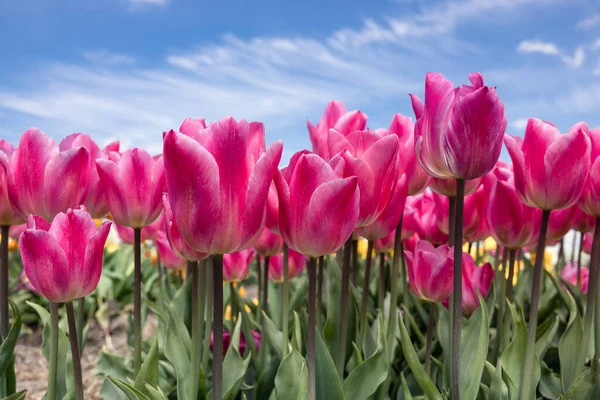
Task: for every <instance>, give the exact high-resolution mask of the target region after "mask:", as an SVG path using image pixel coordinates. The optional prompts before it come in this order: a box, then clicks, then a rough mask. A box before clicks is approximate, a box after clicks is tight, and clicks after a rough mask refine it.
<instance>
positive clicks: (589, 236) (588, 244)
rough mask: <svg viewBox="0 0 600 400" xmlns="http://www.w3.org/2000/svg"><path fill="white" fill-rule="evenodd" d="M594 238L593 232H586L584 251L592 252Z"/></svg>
mask: <svg viewBox="0 0 600 400" xmlns="http://www.w3.org/2000/svg"><path fill="white" fill-rule="evenodd" d="M593 240H594V235H592V234H591V233H585V234H584V235H583V251H584V252H585V253H586V254H592V243H593Z"/></svg>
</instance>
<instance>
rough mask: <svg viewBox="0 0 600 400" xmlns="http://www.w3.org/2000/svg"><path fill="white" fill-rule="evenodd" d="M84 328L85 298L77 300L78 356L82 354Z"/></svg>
mask: <svg viewBox="0 0 600 400" xmlns="http://www.w3.org/2000/svg"><path fill="white" fill-rule="evenodd" d="M84 328H85V297H80V298H78V299H77V343H79V354H83V347H84V343H83V330H84Z"/></svg>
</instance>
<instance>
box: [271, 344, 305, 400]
mask: <svg viewBox="0 0 600 400" xmlns="http://www.w3.org/2000/svg"><path fill="white" fill-rule="evenodd" d="M303 370H304V372H305V373H306V363H305V362H304V357H302V355H301V354H300V353H299V352H298V351H296V350H292V351H291V352H290V353H288V355H287V356H285V358H284V359H283V361H282V362H281V364H279V368H278V369H277V375H276V376H275V389H277V399H278V400H297V399H298V398H299V397H298V394H299V393H300V392H301V391H302V388H301V384H302V382H301V381H300V380H298V377H299V376H301V374H302V371H303ZM304 384H305V385H306V388H305V389H304V391H307V390H308V382H307V381H306V380H305V381H304ZM306 393H307V394H308V392H306Z"/></svg>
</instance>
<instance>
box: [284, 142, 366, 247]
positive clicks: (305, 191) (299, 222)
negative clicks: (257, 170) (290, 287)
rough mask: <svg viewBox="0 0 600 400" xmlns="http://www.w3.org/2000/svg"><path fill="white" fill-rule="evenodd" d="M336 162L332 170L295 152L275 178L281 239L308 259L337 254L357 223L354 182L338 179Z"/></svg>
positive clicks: (311, 156)
mask: <svg viewBox="0 0 600 400" xmlns="http://www.w3.org/2000/svg"><path fill="white" fill-rule="evenodd" d="M336 159H337V161H336V163H335V168H333V167H332V165H330V164H329V163H327V162H326V161H325V160H323V159H322V158H321V157H319V156H318V155H316V154H311V153H308V152H305V151H302V152H298V153H296V154H294V155H293V156H292V158H291V160H290V164H289V165H288V166H287V167H285V168H283V169H282V170H281V171H280V172H278V173H277V174H276V175H275V184H276V185H277V194H278V196H279V231H280V233H281V236H282V237H283V240H284V241H285V242H286V243H287V244H288V246H289V247H290V248H292V249H294V250H296V251H298V252H300V253H302V254H305V255H308V256H313V257H318V256H323V255H327V254H330V253H333V252H335V251H336V250H338V249H339V248H340V247H342V245H343V244H344V243H345V242H346V240H347V239H348V238H349V237H350V235H351V234H352V231H353V230H354V227H355V226H356V222H357V220H358V215H359V196H360V194H359V189H358V182H357V178H356V176H351V177H347V178H342V177H341V176H342V173H341V171H343V167H344V160H343V159H341V158H340V157H336Z"/></svg>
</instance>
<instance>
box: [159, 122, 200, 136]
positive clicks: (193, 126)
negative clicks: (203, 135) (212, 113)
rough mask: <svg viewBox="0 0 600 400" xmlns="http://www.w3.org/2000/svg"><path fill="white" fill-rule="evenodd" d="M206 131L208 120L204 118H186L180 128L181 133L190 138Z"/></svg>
mask: <svg viewBox="0 0 600 400" xmlns="http://www.w3.org/2000/svg"><path fill="white" fill-rule="evenodd" d="M204 129H206V120H205V119H204V118H198V119H193V118H186V119H185V120H183V122H182V123H181V125H180V126H179V132H181V133H183V134H184V135H188V136H194V135H195V134H196V133H198V132H200V131H202V130H204ZM165 134H166V133H165Z"/></svg>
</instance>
